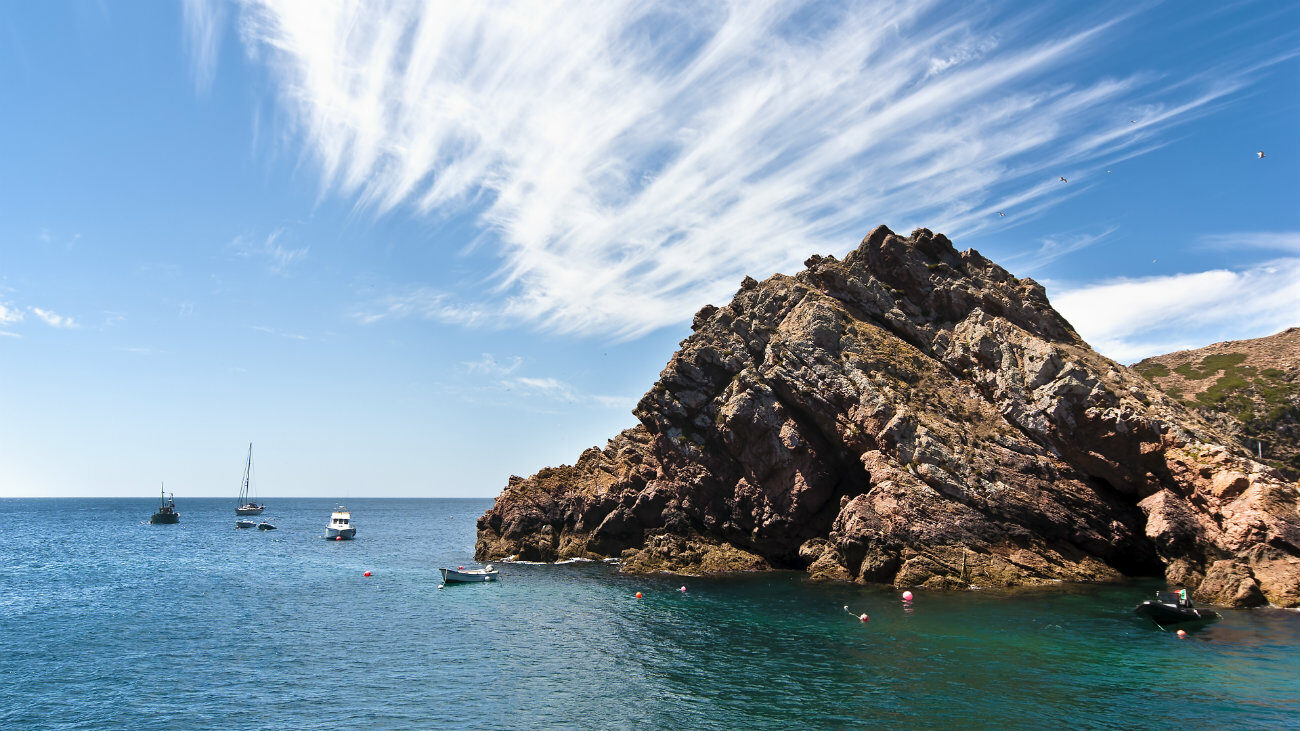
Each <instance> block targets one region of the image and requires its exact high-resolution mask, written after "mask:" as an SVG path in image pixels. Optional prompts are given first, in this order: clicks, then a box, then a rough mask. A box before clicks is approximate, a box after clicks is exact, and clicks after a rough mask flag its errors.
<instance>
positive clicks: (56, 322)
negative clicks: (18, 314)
mask: <svg viewBox="0 0 1300 731" xmlns="http://www.w3.org/2000/svg"><path fill="white" fill-rule="evenodd" d="M28 309H30V310H31V312H32V314H33V315H36V317H37V318H38V319H39V320H40V321H41V322H44V323H45V324H46V325H49V326H50V327H58V328H64V329H74V328H76V327H78V325H77V322H76V320H73V319H72V318H71V317H67V316H64V315H60V314H58V313H57V312H53V311H51V310H46V309H42V308H40V307H30V308H28Z"/></svg>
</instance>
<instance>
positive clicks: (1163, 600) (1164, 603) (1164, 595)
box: [1133, 589, 1219, 629]
mask: <svg viewBox="0 0 1300 731" xmlns="http://www.w3.org/2000/svg"><path fill="white" fill-rule="evenodd" d="M1133 611H1134V612H1136V613H1137V614H1138V615H1139V616H1142V617H1146V618H1147V619H1149V620H1151V621H1152V622H1155V624H1156V626H1157V627H1159V628H1161V629H1164V628H1166V627H1173V626H1184V627H1186V626H1188V625H1201V624H1208V623H1210V622H1213V621H1214V620H1216V619H1219V613H1218V612H1215V611H1212V610H1209V609H1197V608H1195V607H1193V606H1192V600H1191V599H1190V598H1188V596H1187V590H1186V589H1179V590H1178V591H1177V592H1166V591H1158V592H1156V598H1155V599H1148V600H1146V601H1144V602H1142V603H1141V604H1139V605H1137V606H1136V607H1134V609H1133Z"/></svg>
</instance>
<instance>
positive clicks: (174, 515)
mask: <svg viewBox="0 0 1300 731" xmlns="http://www.w3.org/2000/svg"><path fill="white" fill-rule="evenodd" d="M164 489H165V488H163V487H160V488H159V493H160V497H159V499H158V512H156V513H154V514H153V515H152V516H150V517H149V522H150V523H152V524H154V525H160V524H167V523H179V522H181V514H180V513H179V512H177V510H176V501H175V500H172V499H171V498H169V497H167V493H166V492H163V490H164Z"/></svg>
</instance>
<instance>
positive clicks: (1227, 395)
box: [1133, 327, 1300, 480]
mask: <svg viewBox="0 0 1300 731" xmlns="http://www.w3.org/2000/svg"><path fill="white" fill-rule="evenodd" d="M1133 368H1134V369H1136V370H1137V372H1138V373H1141V374H1142V375H1143V376H1145V377H1146V378H1147V379H1149V380H1151V381H1152V382H1153V383H1155V384H1156V386H1158V387H1159V388H1160V390H1162V391H1164V392H1165V393H1166V394H1169V395H1170V396H1172V397H1174V398H1176V399H1179V400H1180V401H1182V402H1183V403H1185V404H1186V405H1188V406H1191V407H1193V408H1195V409H1197V410H1198V411H1200V412H1201V413H1202V414H1203V415H1205V416H1207V417H1208V418H1210V419H1212V420H1214V421H1217V422H1219V425H1220V426H1221V427H1222V428H1224V429H1225V430H1227V431H1228V432H1229V433H1230V434H1231V435H1232V436H1234V437H1236V439H1237V440H1238V441H1239V442H1240V443H1241V444H1242V445H1243V446H1245V447H1247V448H1248V449H1250V450H1251V451H1252V452H1255V451H1256V450H1257V449H1261V450H1262V452H1263V455H1264V458H1263V461H1265V462H1267V463H1268V464H1270V465H1272V466H1274V467H1276V468H1278V469H1279V470H1281V471H1282V473H1283V474H1285V475H1286V476H1287V477H1288V478H1290V479H1293V480H1294V479H1296V478H1298V477H1300V328H1296V327H1293V328H1289V329H1287V330H1284V331H1283V332H1280V333H1278V334H1276V335H1270V336H1268V337H1266V338H1256V339H1254V340H1235V341H1231V342H1226V343H1215V344H1214V345H1207V346H1206V347H1204V348H1199V349H1197V350H1180V351H1178V352H1177V353H1169V354H1167V355H1158V356H1155V357H1154V358H1147V359H1146V360H1144V361H1142V362H1141V363H1138V364H1137V365H1135V366H1133Z"/></svg>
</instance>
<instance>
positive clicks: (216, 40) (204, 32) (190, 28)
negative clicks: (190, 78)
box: [181, 0, 227, 91]
mask: <svg viewBox="0 0 1300 731" xmlns="http://www.w3.org/2000/svg"><path fill="white" fill-rule="evenodd" d="M226 10H227V3H225V2H224V1H223V0H182V2H181V22H182V24H183V25H184V27H185V44H186V47H187V48H188V49H189V52H190V63H191V64H192V65H193V67H194V83H195V85H196V86H197V87H198V88H199V90H200V91H207V90H208V88H209V87H211V86H212V79H213V77H214V76H215V75H216V72H217V52H218V50H219V49H220V44H221V34H222V31H223V30H224V25H225V22H224V21H225V16H226Z"/></svg>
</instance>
